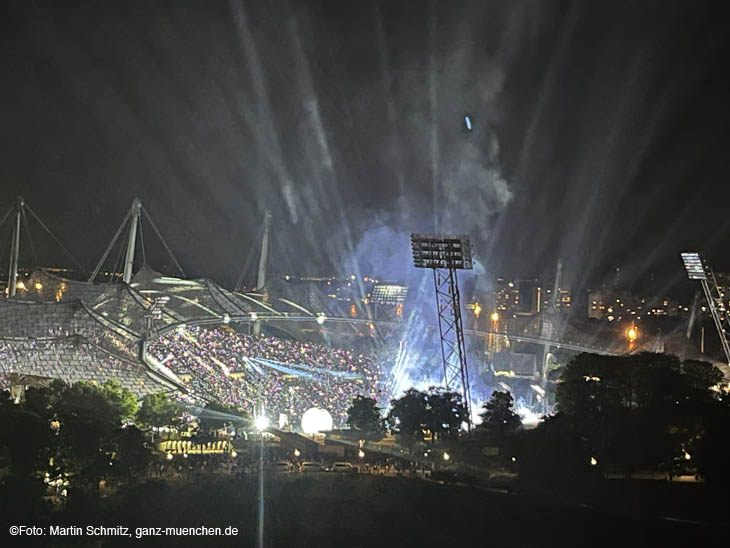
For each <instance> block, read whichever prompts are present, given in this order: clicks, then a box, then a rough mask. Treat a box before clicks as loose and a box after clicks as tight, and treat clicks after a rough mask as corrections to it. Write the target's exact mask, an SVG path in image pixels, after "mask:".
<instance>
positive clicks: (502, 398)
mask: <svg viewBox="0 0 730 548" xmlns="http://www.w3.org/2000/svg"><path fill="white" fill-rule="evenodd" d="M479 417H480V418H481V419H482V423H481V424H480V425H479V426H477V431H478V432H481V433H484V434H485V435H488V436H495V437H503V436H505V435H507V434H513V433H515V432H517V431H518V430H519V429H520V428H522V422H521V421H520V417H519V415H518V414H517V413H515V412H514V410H513V400H512V394H510V393H509V392H498V391H496V390H495V391H494V392H492V397H491V398H490V399H489V401H487V402H485V403H483V404H482V412H481V413H480V415H479Z"/></svg>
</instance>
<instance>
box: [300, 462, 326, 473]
mask: <svg viewBox="0 0 730 548" xmlns="http://www.w3.org/2000/svg"><path fill="white" fill-rule="evenodd" d="M299 471H300V472H302V473H303V474H305V473H308V472H321V471H322V465H321V464H320V463H318V462H311V461H305V462H303V463H302V465H301V466H300V467H299Z"/></svg>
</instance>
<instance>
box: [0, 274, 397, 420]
mask: <svg viewBox="0 0 730 548" xmlns="http://www.w3.org/2000/svg"><path fill="white" fill-rule="evenodd" d="M18 287H19V289H18V291H17V293H16V295H15V297H14V298H13V299H6V300H3V301H2V302H0V319H1V320H0V321H1V325H2V327H0V329H1V330H2V331H0V356H1V357H0V359H2V363H3V377H4V383H6V384H8V383H11V382H12V384H13V385H14V386H16V387H22V386H27V385H30V384H33V383H38V382H43V380H44V379H48V378H60V379H63V380H65V381H67V382H70V383H73V382H77V381H79V380H91V381H93V382H98V383H103V382H104V381H106V380H108V379H112V378H114V379H118V380H119V381H120V382H121V383H122V385H123V386H124V387H126V388H128V389H129V390H131V391H132V392H133V393H135V394H136V395H138V396H140V397H141V396H143V395H144V394H147V393H151V392H156V391H160V390H166V391H177V392H179V393H181V394H184V395H187V396H190V397H193V398H197V399H201V400H203V401H214V402H217V403H221V404H225V405H230V406H232V407H235V408H238V409H242V410H245V411H247V412H249V413H251V414H253V413H254V412H256V413H258V414H260V413H265V414H267V415H270V416H271V417H272V418H273V419H274V420H278V419H281V420H286V421H292V424H297V425H298V421H299V420H300V418H301V415H302V414H303V413H304V411H306V410H307V409H309V408H311V407H319V408H323V409H326V410H328V411H329V412H330V413H331V415H332V416H333V419H334V423H335V424H336V425H342V424H343V422H344V420H345V419H346V410H347V407H348V406H349V404H350V403H351V402H352V399H353V398H354V396H355V395H358V394H360V395H366V396H369V397H376V398H378V399H380V400H382V399H383V398H386V394H385V392H383V387H384V385H383V376H382V372H381V371H380V369H379V367H378V365H377V361H376V358H375V355H374V353H372V352H370V351H363V352H359V351H357V350H352V349H343V348H339V347H337V346H336V345H334V344H333V345H331V346H327V345H325V344H318V343H316V342H312V341H313V340H316V339H317V338H320V340H321V331H322V325H321V324H320V322H321V321H322V320H321V318H322V317H323V316H322V312H320V313H318V314H313V313H311V312H310V311H309V310H307V309H306V308H304V307H302V306H300V305H296V304H294V303H293V301H289V300H288V299H286V298H284V297H281V298H270V297H269V296H268V295H260V294H256V293H250V294H244V293H234V292H232V291H228V290H225V289H223V288H221V287H220V286H218V285H217V284H216V283H214V282H212V281H211V280H185V279H182V278H173V277H169V276H164V275H162V274H160V273H158V272H155V271H154V270H152V269H151V268H149V267H148V266H143V267H142V268H141V269H140V270H139V271H138V272H137V273H136V274H135V275H134V277H133V278H132V280H131V283H129V284H126V283H123V282H120V283H92V282H79V281H74V280H69V279H65V278H62V277H59V276H57V275H54V274H52V273H49V272H47V271H44V270H36V271H34V272H32V273H29V274H28V276H26V277H24V279H22V280H21V281H20V282H19V283H18ZM161 302H164V307H160V308H159V310H155V307H156V306H159V303H161ZM318 320H319V321H318ZM256 324H258V325H256ZM261 325H263V333H260V327H261ZM254 331H256V332H259V333H260V334H257V335H254V334H253V332H254ZM337 331H338V330H337V329H336V328H335V329H334V330H328V335H329V336H330V337H334V338H336V339H337V338H339V337H337ZM350 332H351V333H352V330H350ZM318 334H319V337H318V336H317V335H318ZM274 335H275V336H274ZM348 338H349V339H350V340H352V339H353V335H349V334H348V333H347V332H345V334H344V336H343V339H344V340H347V339H348ZM322 342H323V341H322ZM330 342H336V341H332V340H330ZM282 415H284V416H285V419H284V418H283V417H281V416H282Z"/></svg>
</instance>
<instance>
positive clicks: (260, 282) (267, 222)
mask: <svg viewBox="0 0 730 548" xmlns="http://www.w3.org/2000/svg"><path fill="white" fill-rule="evenodd" d="M270 231H271V211H270V210H268V209H267V210H266V213H265V214H264V234H263V236H262V238H261V257H260V258H259V275H258V278H257V280H256V291H263V290H264V286H265V285H266V263H267V261H268V255H269V233H270ZM253 334H254V335H260V334H261V322H260V321H258V320H256V321H255V322H254V324H253Z"/></svg>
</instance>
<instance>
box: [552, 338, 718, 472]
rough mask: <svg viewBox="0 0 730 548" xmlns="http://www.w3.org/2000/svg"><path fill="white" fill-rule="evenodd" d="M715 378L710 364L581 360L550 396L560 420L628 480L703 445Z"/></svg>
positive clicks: (650, 356)
mask: <svg viewBox="0 0 730 548" xmlns="http://www.w3.org/2000/svg"><path fill="white" fill-rule="evenodd" d="M719 379H721V374H720V372H719V371H717V370H716V369H715V368H714V367H713V366H712V365H710V364H706V363H704V362H696V361H687V362H683V363H682V362H680V360H679V359H678V358H677V357H675V356H671V355H667V354H654V353H650V352H643V353H639V354H636V355H632V356H626V357H615V356H595V355H591V354H581V355H579V356H577V357H576V358H575V359H574V360H572V361H571V362H570V363H569V364H568V365H567V366H566V367H565V370H564V371H563V375H562V377H561V383H560V384H559V385H558V388H557V392H556V396H557V403H558V409H559V411H560V414H562V415H565V417H566V419H567V420H568V421H569V422H570V424H571V425H572V427H573V428H574V429H575V430H576V432H577V435H579V436H580V437H581V438H582V439H584V440H586V441H587V443H588V444H589V445H590V446H591V447H592V448H593V450H594V451H596V452H598V453H599V454H600V456H601V460H602V462H604V463H606V464H609V465H612V466H614V467H616V468H621V469H623V470H624V472H625V473H627V474H630V473H631V471H632V470H634V469H637V468H657V467H669V466H671V465H672V462H673V461H674V460H675V459H676V458H677V457H680V456H682V455H683V454H684V451H685V450H687V449H688V448H691V447H693V445H694V444H695V443H696V442H697V441H698V440H700V439H701V438H702V436H703V434H704V432H705V431H706V430H707V423H708V417H709V416H710V415H711V412H710V410H711V409H712V408H714V407H715V406H717V405H718V401H717V398H716V396H715V395H714V393H713V392H712V391H710V387H711V386H714V385H715V384H717V382H719Z"/></svg>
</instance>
